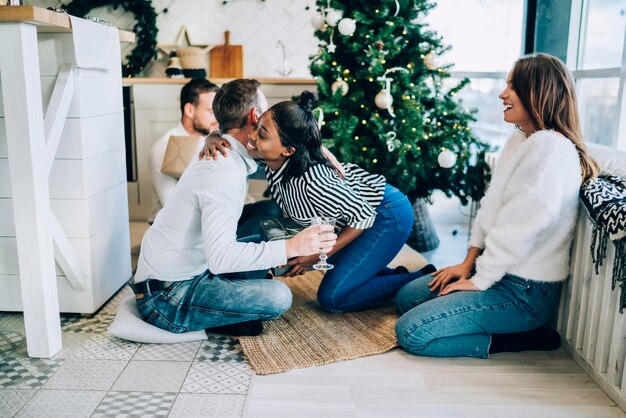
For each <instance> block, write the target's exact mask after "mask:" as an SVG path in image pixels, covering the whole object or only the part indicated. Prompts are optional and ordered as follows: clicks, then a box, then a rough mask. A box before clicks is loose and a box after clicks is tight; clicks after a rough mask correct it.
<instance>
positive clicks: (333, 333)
mask: <svg viewBox="0 0 626 418" xmlns="http://www.w3.org/2000/svg"><path fill="white" fill-rule="evenodd" d="M321 279H322V273H321V272H317V271H315V272H314V271H311V272H308V273H306V274H304V275H302V276H297V277H292V278H286V277H279V278H277V279H276V280H281V281H282V282H284V283H285V284H287V285H288V286H289V287H290V288H291V291H292V292H293V305H292V307H291V309H289V310H288V311H287V312H286V313H285V314H283V316H282V317H280V318H278V319H277V320H275V321H267V322H264V325H265V330H264V332H263V334H261V335H260V336H257V337H241V338H240V340H239V342H240V344H241V347H242V348H243V352H244V354H245V356H246V358H247V359H248V361H249V362H250V365H251V366H252V369H254V371H255V372H256V373H257V374H262V375H263V374H273V373H280V372H285V371H288V370H293V369H302V368H305V367H311V366H318V365H322V364H327V363H332V362H335V361H339V360H349V359H354V358H357V357H364V356H371V355H374V354H380V353H384V352H386V351H388V350H390V349H392V348H393V347H395V346H397V341H396V335H395V330H394V327H395V324H396V320H397V319H398V316H397V315H396V313H395V307H394V306H393V304H387V305H385V306H384V307H382V308H379V309H373V310H369V311H364V312H355V313H342V314H331V313H328V312H325V311H322V310H321V309H320V307H319V305H318V303H317V301H316V293H317V289H318V287H319V284H320V281H321Z"/></svg>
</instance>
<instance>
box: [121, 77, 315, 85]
mask: <svg viewBox="0 0 626 418" xmlns="http://www.w3.org/2000/svg"><path fill="white" fill-rule="evenodd" d="M207 78H208V79H209V80H211V81H212V82H213V83H215V84H223V83H227V82H229V81H232V80H233V79H232V78H210V77H207ZM245 78H255V79H257V80H258V81H259V82H260V83H261V84H288V85H293V84H302V85H314V84H315V80H314V79H312V78H279V77H258V78H257V77H245ZM189 80H191V79H190V78H167V77H127V78H123V79H122V83H123V84H125V85H135V84H180V85H183V84H187V83H188V82H189Z"/></svg>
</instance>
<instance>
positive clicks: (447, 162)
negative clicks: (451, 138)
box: [437, 149, 456, 168]
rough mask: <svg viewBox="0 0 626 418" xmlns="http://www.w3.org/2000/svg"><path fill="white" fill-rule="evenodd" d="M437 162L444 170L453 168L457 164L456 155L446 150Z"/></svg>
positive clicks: (441, 153) (440, 154)
mask: <svg viewBox="0 0 626 418" xmlns="http://www.w3.org/2000/svg"><path fill="white" fill-rule="evenodd" d="M437 162H438V163H439V165H440V166H441V167H443V168H451V167H453V166H454V164H456V154H455V153H453V152H452V151H450V150H449V149H444V150H443V151H441V152H440V153H439V156H438V157H437Z"/></svg>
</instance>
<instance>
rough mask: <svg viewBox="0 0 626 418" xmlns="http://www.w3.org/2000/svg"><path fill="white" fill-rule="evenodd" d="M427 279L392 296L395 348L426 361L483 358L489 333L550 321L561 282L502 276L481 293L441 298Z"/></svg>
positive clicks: (488, 342)
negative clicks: (395, 313) (428, 358)
mask: <svg viewBox="0 0 626 418" xmlns="http://www.w3.org/2000/svg"><path fill="white" fill-rule="evenodd" d="M431 280H432V276H430V275H427V276H424V277H420V278H419V279H417V280H414V281H413V282H411V283H409V284H407V285H406V286H404V287H403V288H402V289H401V290H400V291H399V292H398V295H397V296H396V305H397V307H398V313H399V314H400V315H402V316H401V317H400V319H398V322H397V324H396V335H397V338H398V342H399V343H400V345H401V346H402V347H403V348H404V349H405V350H406V351H408V352H409V353H412V354H418V355H423V356H431V357H478V358H488V357H489V346H490V345H491V334H508V333H512V332H521V331H530V330H532V329H535V328H537V327H539V326H541V325H543V324H545V323H546V322H548V320H549V319H550V318H551V317H552V314H553V313H554V311H555V309H556V308H557V306H558V304H559V295H560V289H561V282H537V281H530V280H526V279H522V278H521V277H517V276H513V275H509V274H507V275H505V276H504V277H503V278H502V279H501V280H500V281H498V282H496V283H495V284H494V285H493V286H492V287H490V288H489V289H487V290H484V291H461V292H454V293H450V294H448V295H446V296H440V297H438V296H437V292H431V291H430V288H429V287H428V282H430V281H431Z"/></svg>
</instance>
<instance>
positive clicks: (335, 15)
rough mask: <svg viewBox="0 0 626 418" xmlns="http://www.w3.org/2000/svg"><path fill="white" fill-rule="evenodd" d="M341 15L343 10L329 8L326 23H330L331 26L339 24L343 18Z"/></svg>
mask: <svg viewBox="0 0 626 418" xmlns="http://www.w3.org/2000/svg"><path fill="white" fill-rule="evenodd" d="M341 16H342V12H341V10H335V9H329V10H328V11H327V12H326V23H328V25H329V26H337V23H339V21H340V20H341Z"/></svg>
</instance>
